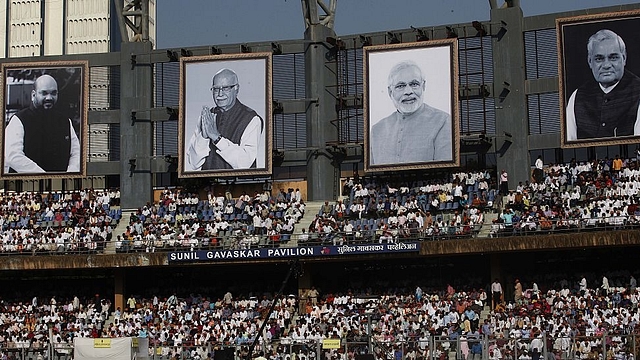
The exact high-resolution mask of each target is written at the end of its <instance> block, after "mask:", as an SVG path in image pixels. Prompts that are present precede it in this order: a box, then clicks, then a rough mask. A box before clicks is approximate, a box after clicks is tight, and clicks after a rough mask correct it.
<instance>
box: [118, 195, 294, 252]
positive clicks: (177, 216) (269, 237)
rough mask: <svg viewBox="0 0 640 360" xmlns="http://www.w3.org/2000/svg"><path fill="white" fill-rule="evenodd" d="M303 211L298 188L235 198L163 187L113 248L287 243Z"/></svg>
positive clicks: (244, 245) (249, 245)
mask: <svg viewBox="0 0 640 360" xmlns="http://www.w3.org/2000/svg"><path fill="white" fill-rule="evenodd" d="M304 212H305V203H304V200H302V198H301V194H300V190H296V191H293V190H291V191H288V192H285V191H284V190H283V189H281V190H280V191H278V192H277V193H276V194H275V195H271V193H269V192H266V191H265V192H261V193H258V192H256V193H255V194H254V195H253V196H250V195H248V194H246V193H243V194H242V195H240V196H239V197H237V198H235V199H234V198H233V197H232V196H231V194H230V193H227V194H225V196H214V195H213V194H212V193H211V192H209V193H208V194H207V199H206V200H201V199H200V198H199V197H198V195H197V194H191V193H184V192H182V191H181V190H180V189H172V190H169V189H165V190H164V191H162V193H161V195H160V199H159V200H158V201H156V202H154V203H153V204H147V205H145V206H143V207H142V208H140V209H138V211H137V212H136V213H135V214H134V215H133V216H132V218H131V221H130V223H131V225H130V226H129V227H127V229H126V231H125V233H124V234H122V235H118V236H117V237H116V240H115V242H116V243H115V247H116V251H117V252H129V251H146V252H155V251H161V250H194V249H202V248H204V249H209V248H225V249H231V248H232V249H248V248H251V247H254V248H255V247H265V246H279V245H281V244H286V243H287V242H288V241H289V240H290V238H291V234H293V231H294V227H295V224H296V223H298V222H299V221H300V219H301V218H302V216H303V215H304Z"/></svg>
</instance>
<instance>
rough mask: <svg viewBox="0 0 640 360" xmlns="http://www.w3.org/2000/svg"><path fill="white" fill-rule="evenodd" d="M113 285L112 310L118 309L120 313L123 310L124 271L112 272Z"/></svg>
mask: <svg viewBox="0 0 640 360" xmlns="http://www.w3.org/2000/svg"><path fill="white" fill-rule="evenodd" d="M113 277H114V283H115V291H114V294H115V299H114V301H113V310H114V311H115V310H116V309H117V308H120V311H123V310H124V285H125V279H124V270H122V269H116V270H114V272H113Z"/></svg>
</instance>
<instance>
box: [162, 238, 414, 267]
mask: <svg viewBox="0 0 640 360" xmlns="http://www.w3.org/2000/svg"><path fill="white" fill-rule="evenodd" d="M419 251H420V243H419V242H409V243H402V242H401V243H396V244H362V245H340V246H333V245H327V246H301V247H292V248H284V247H282V248H262V249H246V250H196V251H175V252H170V253H169V262H187V261H188V262H196V261H220V260H249V259H279V258H304V257H323V256H336V255H359V254H389V253H406V252H419Z"/></svg>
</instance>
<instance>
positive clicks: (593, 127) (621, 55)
mask: <svg viewBox="0 0 640 360" xmlns="http://www.w3.org/2000/svg"><path fill="white" fill-rule="evenodd" d="M587 63H588V64H589V68H591V72H592V73H593V78H594V80H589V81H588V82H587V83H585V84H583V85H582V86H580V87H579V88H578V89H577V90H575V91H574V92H573V94H571V97H570V98H569V102H568V104H567V114H566V116H567V119H566V122H567V141H574V140H581V139H593V138H610V137H618V136H630V135H640V122H639V121H638V120H639V119H640V112H639V108H638V104H639V103H640V78H638V77H637V76H636V75H635V74H633V73H631V72H630V71H628V70H625V65H626V63H627V48H626V46H625V43H624V41H623V40H622V38H621V37H620V36H618V34H616V33H615V32H613V31H611V30H606V29H603V30H600V31H598V32H596V33H595V34H593V35H592V36H591V37H590V38H589V41H588V42H587Z"/></svg>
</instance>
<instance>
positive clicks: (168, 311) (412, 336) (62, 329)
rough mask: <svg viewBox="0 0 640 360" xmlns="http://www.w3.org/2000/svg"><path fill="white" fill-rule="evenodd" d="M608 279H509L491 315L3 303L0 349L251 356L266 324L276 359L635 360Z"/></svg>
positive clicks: (446, 302)
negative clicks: (326, 345) (102, 348)
mask: <svg viewBox="0 0 640 360" xmlns="http://www.w3.org/2000/svg"><path fill="white" fill-rule="evenodd" d="M607 275H608V276H609V277H610V278H611V280H609V279H608V278H607V276H606V275H605V276H603V277H602V280H601V281H599V282H598V284H597V285H596V286H592V287H589V286H588V285H587V280H586V278H585V277H581V278H580V279H578V278H575V279H572V281H568V280H566V279H564V278H562V279H558V280H557V281H555V282H550V283H549V284H543V286H541V287H538V285H537V284H536V283H535V282H531V287H530V288H529V289H526V290H522V287H520V290H521V291H520V292H519V291H518V284H519V281H518V280H516V286H515V292H514V295H513V298H508V297H507V296H502V297H501V299H504V300H505V301H504V302H503V301H497V302H496V303H495V304H493V309H491V308H492V304H491V299H490V297H489V295H488V294H487V292H486V291H485V290H484V289H481V290H476V289H477V288H476V289H474V288H468V289H464V290H456V289H454V288H453V287H452V286H451V285H449V286H448V287H447V288H446V289H437V290H436V289H427V288H425V290H422V289H421V288H420V286H417V287H415V290H413V289H409V288H407V287H403V288H400V287H398V288H394V287H388V288H386V289H385V288H368V289H366V290H361V291H345V292H344V293H335V294H334V293H330V292H326V293H324V294H319V293H318V291H317V290H316V289H315V288H312V289H309V290H308V291H307V292H306V293H304V294H302V295H301V296H300V297H296V296H293V295H290V296H286V297H282V298H279V299H278V300H277V302H276V305H275V307H274V311H273V313H271V314H270V315H269V308H270V307H271V305H272V301H273V299H272V298H271V296H268V295H263V296H259V297H254V296H241V297H239V298H234V296H233V295H232V294H231V292H226V293H225V294H224V295H220V294H217V295H213V296H210V295H201V294H197V295H195V294H193V293H191V294H189V295H185V294H180V296H178V295H177V294H175V293H174V294H171V295H170V296H168V297H159V296H157V295H150V296H129V298H128V299H127V301H126V302H125V307H124V308H116V309H113V306H112V304H111V301H110V300H108V299H104V298H100V296H99V295H97V294H96V295H95V296H93V297H91V296H88V297H83V298H82V299H80V298H79V297H78V296H73V297H68V298H63V297H58V296H52V297H51V298H41V297H33V298H31V299H27V298H25V299H3V300H2V301H1V302H0V323H1V325H0V346H1V348H2V349H3V351H7V350H11V349H31V350H33V351H42V349H44V348H46V346H47V345H48V344H50V343H52V344H53V345H54V348H55V349H56V351H57V353H58V354H59V355H60V356H63V355H65V354H68V353H69V351H70V348H71V346H72V344H73V339H74V338H75V337H88V338H96V337H122V336H132V337H142V338H148V339H149V341H150V346H151V347H152V348H153V349H154V350H153V351H155V354H157V355H159V356H162V357H163V358H173V357H176V356H182V354H183V353H184V351H187V352H188V355H189V357H190V358H206V357H207V356H208V354H210V353H211V351H212V350H215V349H220V348H223V347H234V348H236V349H237V351H239V352H246V350H247V347H248V345H249V344H251V343H252V342H253V340H254V339H255V338H256V336H257V334H258V332H259V329H260V328H261V326H262V323H263V322H264V321H266V322H267V324H266V326H265V329H264V332H263V333H262V336H261V338H262V340H261V345H260V346H259V347H258V350H261V351H264V352H266V354H267V355H266V356H267V358H269V359H274V360H275V359H281V358H282V356H283V354H284V353H286V352H287V349H289V350H290V349H291V346H293V345H296V346H297V349H300V351H302V350H303V349H306V350H305V351H307V350H308V351H309V352H308V353H306V354H305V355H301V356H302V357H304V356H310V357H311V356H314V355H313V353H314V352H315V347H314V346H312V345H313V344H315V343H316V342H318V341H321V340H322V339H330V338H337V339H345V341H348V342H349V343H351V344H352V345H351V346H350V349H351V350H350V351H349V352H347V353H344V352H340V351H333V350H332V351H328V352H327V354H326V355H327V356H328V357H327V358H330V359H333V358H339V359H351V358H353V356H354V354H356V353H359V352H362V351H366V350H364V349H366V346H364V345H363V344H366V343H367V341H368V337H369V335H370V336H371V337H372V341H373V343H374V345H375V349H376V350H375V351H378V352H380V353H379V354H378V355H379V356H381V357H386V356H387V355H388V354H391V356H393V357H394V358H397V359H427V358H431V357H432V356H435V358H438V359H443V358H444V356H447V357H448V353H449V352H451V351H456V350H457V351H459V353H461V354H462V355H463V356H462V358H463V359H473V358H474V356H475V355H476V354H479V353H477V352H478V351H482V350H481V349H482V348H478V346H477V344H481V343H482V342H486V343H485V345H486V349H487V351H488V352H487V354H488V358H489V359H505V360H507V359H530V358H534V357H535V355H534V354H538V356H539V355H540V354H542V353H544V352H545V351H546V352H548V353H550V354H553V356H554V358H555V359H565V358H575V359H598V358H599V355H598V354H601V353H602V352H603V351H605V352H606V354H607V357H606V358H607V359H632V358H633V355H635V354H637V352H638V349H634V348H633V347H632V345H633V344H632V342H631V338H630V337H629V336H628V335H629V334H638V333H639V332H640V325H639V324H640V309H638V300H639V298H640V293H639V292H638V289H637V287H636V285H637V283H636V281H635V278H634V277H633V276H631V275H629V273H628V272H617V273H611V274H607ZM593 278H594V276H593V275H591V276H590V279H591V281H593ZM541 280H543V279H541ZM547 285H548V286H554V287H549V288H546V286H547ZM520 286H521V285H520ZM542 288H546V289H545V290H541V289H542ZM505 293H506V292H505ZM267 316H268V317H267ZM50 336H53V338H50ZM479 349H480V350H479ZM632 354H633V355H632ZM478 359H479V357H478Z"/></svg>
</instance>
